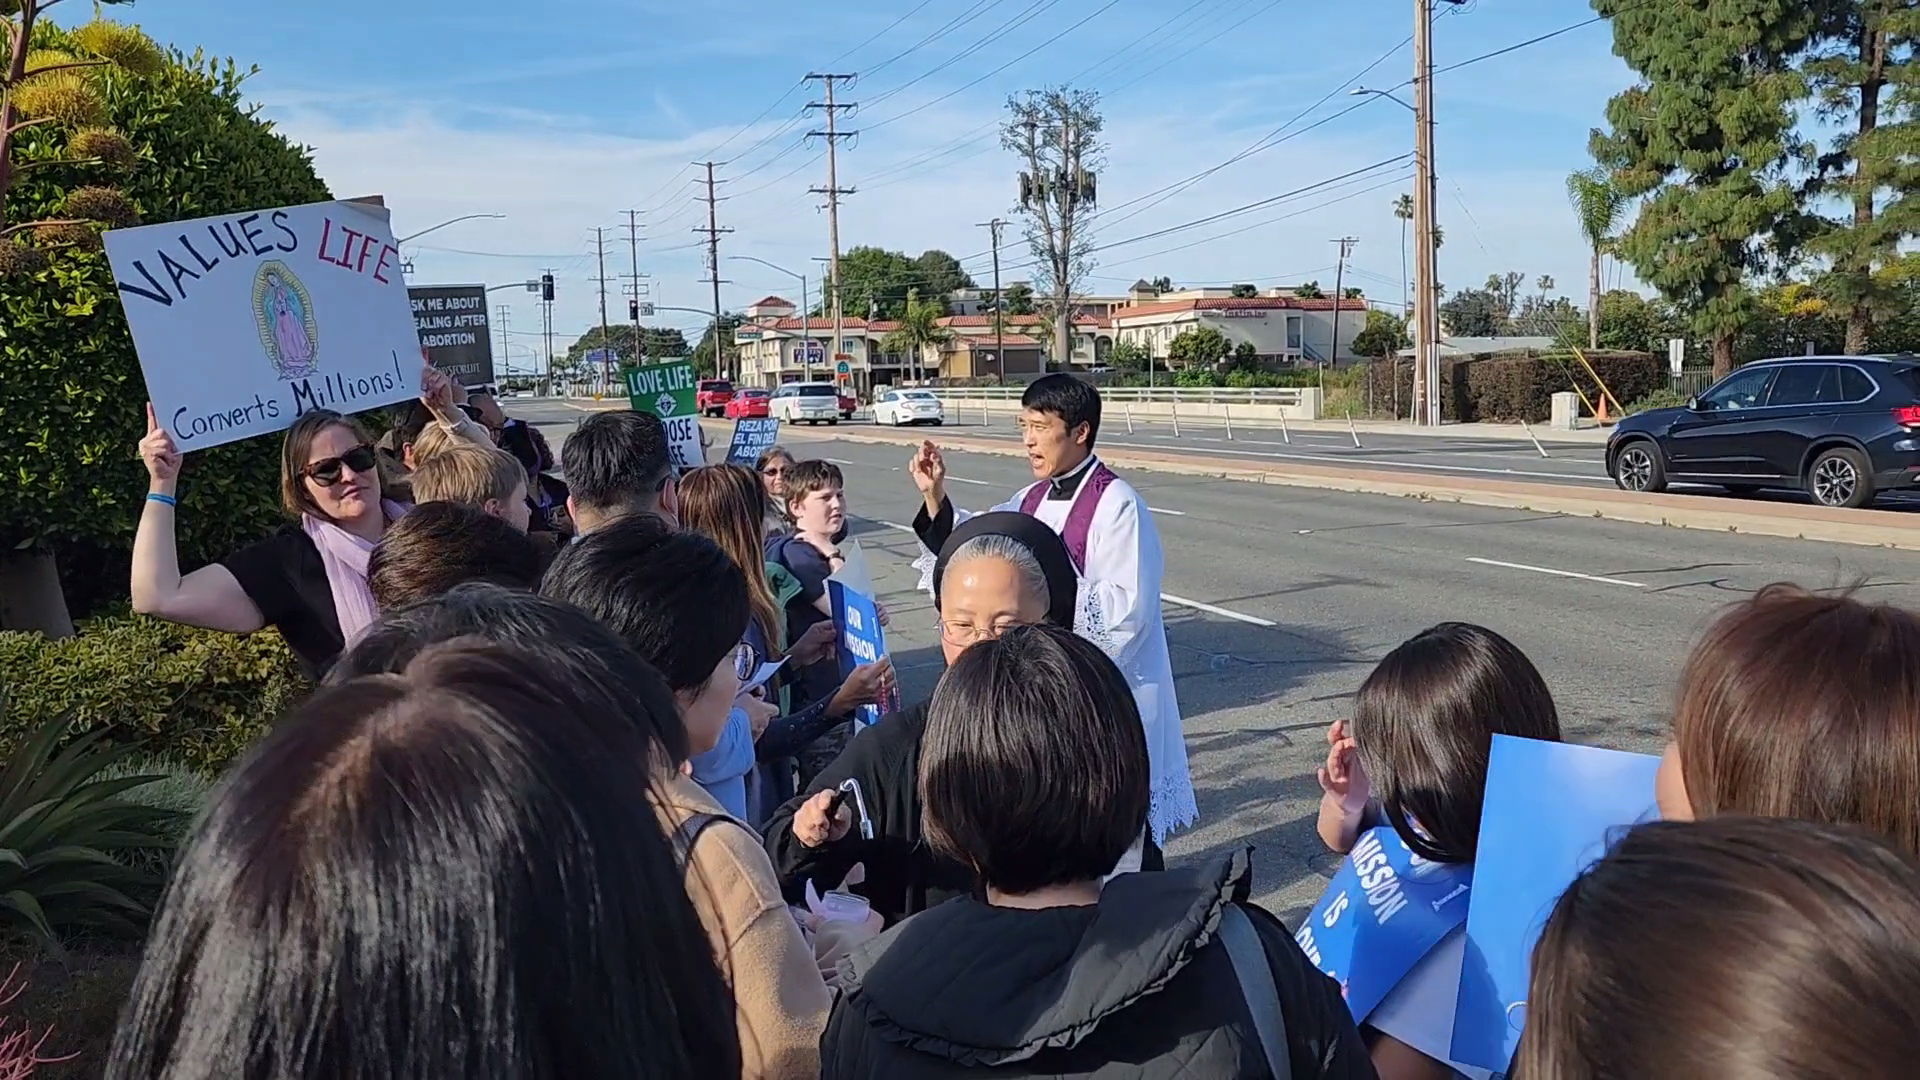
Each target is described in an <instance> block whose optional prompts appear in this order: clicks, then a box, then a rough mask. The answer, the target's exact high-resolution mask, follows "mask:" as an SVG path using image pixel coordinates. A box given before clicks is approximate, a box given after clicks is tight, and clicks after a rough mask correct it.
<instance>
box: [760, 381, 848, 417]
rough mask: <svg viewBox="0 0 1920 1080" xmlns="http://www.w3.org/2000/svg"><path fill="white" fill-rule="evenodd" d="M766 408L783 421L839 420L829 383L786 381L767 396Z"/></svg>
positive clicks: (836, 397) (836, 400)
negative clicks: (769, 396) (770, 395)
mask: <svg viewBox="0 0 1920 1080" xmlns="http://www.w3.org/2000/svg"><path fill="white" fill-rule="evenodd" d="M767 411H768V413H769V414H770V415H771V416H773V417H774V418H776V419H778V420H779V421H780V422H781V423H783V424H798V423H801V422H802V421H804V422H806V423H809V424H818V423H819V422H820V421H822V420H825V421H826V422H827V423H829V424H838V423H839V422H840V395H839V394H838V393H837V392H836V391H835V390H834V387H833V384H832V383H830V382H794V383H787V384H786V385H785V386H782V387H781V388H779V389H778V390H775V391H774V392H773V396H772V397H771V398H769V399H768V402H767Z"/></svg>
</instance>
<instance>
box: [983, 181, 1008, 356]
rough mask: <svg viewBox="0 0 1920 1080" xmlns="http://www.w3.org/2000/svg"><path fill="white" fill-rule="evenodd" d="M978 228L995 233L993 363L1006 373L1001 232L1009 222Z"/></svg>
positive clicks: (999, 221) (1000, 220)
mask: <svg viewBox="0 0 1920 1080" xmlns="http://www.w3.org/2000/svg"><path fill="white" fill-rule="evenodd" d="M977 227H978V228H982V229H988V230H991V231H992V233H993V362H994V363H996V364H999V365H1000V370H1001V371H1002V372H1005V371H1006V370H1007V322H1006V318H1005V314H1006V308H1007V304H1006V300H1005V298H1003V297H1002V296H1001V295H1000V230H1001V229H1004V228H1006V227H1007V221H1006V219H1005V218H994V219H993V220H992V221H983V222H981V223H980V224H979V225H978V226H977Z"/></svg>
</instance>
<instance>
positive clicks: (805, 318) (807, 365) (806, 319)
mask: <svg viewBox="0 0 1920 1080" xmlns="http://www.w3.org/2000/svg"><path fill="white" fill-rule="evenodd" d="M727 258H729V259H744V260H745V261H747V262H750V263H759V264H760V265H761V266H764V267H766V268H767V269H769V270H778V271H780V272H781V273H783V274H785V275H787V276H788V277H790V278H793V279H795V280H797V281H798V282H800V369H801V372H802V374H803V376H804V378H805V379H806V381H807V382H812V381H813V323H812V319H813V313H812V312H811V311H810V310H809V309H808V301H807V275H805V274H796V273H794V272H793V271H791V270H789V269H787V268H786V267H784V266H781V265H779V264H777V263H770V262H768V261H767V260H765V259H756V258H754V257H753V256H752V255H729V256H727ZM779 377H780V375H779V373H778V372H775V373H774V378H775V379H776V380H777V379H779Z"/></svg>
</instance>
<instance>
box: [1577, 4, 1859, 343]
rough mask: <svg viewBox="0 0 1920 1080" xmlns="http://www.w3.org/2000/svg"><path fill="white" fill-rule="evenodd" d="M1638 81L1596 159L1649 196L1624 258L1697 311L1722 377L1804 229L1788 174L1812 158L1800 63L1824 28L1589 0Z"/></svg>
mask: <svg viewBox="0 0 1920 1080" xmlns="http://www.w3.org/2000/svg"><path fill="white" fill-rule="evenodd" d="M1594 9H1595V10H1597V11H1598V12H1599V13H1600V14H1601V15H1604V16H1607V17H1609V18H1611V19H1612V21H1613V41H1614V52H1615V54H1617V55H1618V56H1619V57H1620V58H1621V59H1623V60H1625V61H1626V62H1627V65H1628V66H1629V67H1631V68H1632V69H1633V70H1634V71H1636V72H1638V73H1639V74H1640V77H1641V81H1640V83H1639V84H1638V85H1636V86H1634V87H1632V88H1631V89H1629V90H1627V91H1625V92H1624V93H1621V94H1619V95H1617V96H1615V97H1614V99H1613V100H1612V101H1610V102H1608V104H1607V120H1608V123H1609V124H1610V125H1611V130H1609V131H1596V132H1594V135H1593V139H1592V149H1593V155H1594V158H1595V159H1596V160H1597V161H1599V162H1600V164H1601V165H1603V166H1604V167H1606V168H1607V170H1608V171H1609V172H1610V173H1611V174H1612V176H1613V180H1614V182H1615V183H1616V184H1617V185H1618V186H1619V188H1620V192H1621V194H1622V195H1624V196H1625V197H1627V198H1629V199H1644V203H1643V205H1642V208H1641V211H1640V215H1639V217H1638V219H1637V220H1636V221H1635V222H1634V225H1633V227H1632V228H1631V229H1629V230H1627V232H1626V234H1625V235H1624V236H1622V237H1621V239H1620V245H1619V250H1620V255H1621V257H1622V258H1624V259H1626V261H1627V262H1629V263H1631V264H1632V265H1633V268H1634V270H1635V272H1636V273H1638V274H1639V276H1640V279H1641V280H1642V281H1645V282H1647V283H1648V284H1650V285H1652V286H1653V287H1654V288H1656V289H1658V290H1659V291H1660V293H1661V294H1662V295H1663V296H1665V297H1667V298H1668V299H1669V300H1671V301H1673V302H1674V303H1675V304H1677V305H1679V306H1680V307H1682V308H1684V309H1686V310H1689V311H1691V312H1693V327H1694V330H1695V331H1696V332H1697V333H1699V334H1700V335H1701V336H1702V337H1705V338H1707V339H1708V340H1709V341H1710V342H1711V344H1712V352H1713V368H1714V371H1715V373H1717V374H1724V373H1726V372H1728V371H1731V370H1732V369H1733V350H1734V339H1735V338H1736V337H1737V336H1738V334H1739V331H1740V327H1741V324H1742V322H1743V321H1744V320H1745V319H1746V318H1747V316H1748V315H1749V313H1750V312H1751V310H1752V307H1753V296H1752V293H1751V291H1750V290H1749V288H1748V284H1747V283H1748V280H1749V279H1750V277H1751V276H1752V275H1753V274H1755V273H1756V272H1758V271H1760V270H1762V269H1765V268H1766V266H1767V265H1768V262H1769V259H1770V257H1771V254H1772V248H1771V243H1772V241H1773V240H1774V238H1775V232H1776V230H1779V229H1781V228H1782V227H1783V226H1784V227H1792V226H1793V225H1794V224H1795V222H1796V221H1797V220H1798V219H1799V205H1800V204H1799V192H1797V191H1796V190H1795V188H1794V186H1793V184H1792V182H1791V179H1790V176H1789V167H1790V166H1791V165H1792V164H1794V163H1796V162H1801V161H1805V160H1806V159H1807V158H1808V157H1810V155H1811V152H1810V150H1809V149H1808V148H1807V147H1806V146H1805V144H1804V143H1803V142H1801V141H1799V140H1798V139H1797V138H1796V136H1795V134H1794V119H1795V106H1796V104H1798V103H1799V102H1801V101H1802V100H1803V99H1804V98H1805V96H1806V94H1807V84H1806V80H1805V78H1804V77H1803V76H1802V75H1801V73H1800V72H1799V71H1797V70H1795V68H1794V67H1793V66H1792V61H1793V60H1794V59H1795V58H1797V57H1799V56H1800V55H1801V54H1802V53H1803V52H1804V50H1805V49H1806V48H1807V46H1808V45H1809V43H1810V42H1811V41H1812V40H1813V38H1814V35H1815V33H1816V31H1817V30H1818V29H1819V26H1820V23H1821V21H1822V18H1823V16H1822V13H1821V12H1820V11H1819V10H1818V9H1816V8H1815V7H1812V6H1809V5H1808V4H1805V3H1802V2H1795V0H1594Z"/></svg>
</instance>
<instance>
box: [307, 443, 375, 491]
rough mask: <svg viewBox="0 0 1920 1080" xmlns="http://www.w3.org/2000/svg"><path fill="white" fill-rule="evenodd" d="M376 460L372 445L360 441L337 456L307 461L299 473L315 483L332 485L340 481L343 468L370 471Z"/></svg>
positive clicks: (362, 471) (361, 471) (360, 471)
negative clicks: (357, 444)
mask: <svg viewBox="0 0 1920 1080" xmlns="http://www.w3.org/2000/svg"><path fill="white" fill-rule="evenodd" d="M376 461H377V459H376V458H375V457H374V455H373V447H371V446H368V445H367V444H366V443H361V444H360V445H359V446H356V447H354V448H353V449H351V450H348V451H347V452H346V453H344V454H341V455H340V456H339V457H330V458H321V459H320V460H319V461H310V462H308V463H307V466H306V468H304V469H301V470H300V475H301V476H304V477H306V478H307V479H309V480H311V481H313V482H314V483H316V484H321V485H323V486H326V487H332V486H333V485H335V484H337V483H339V482H340V476H341V472H342V470H343V469H352V470H353V471H354V472H357V473H367V472H372V471H373V467H374V465H375V464H376Z"/></svg>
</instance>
